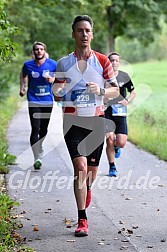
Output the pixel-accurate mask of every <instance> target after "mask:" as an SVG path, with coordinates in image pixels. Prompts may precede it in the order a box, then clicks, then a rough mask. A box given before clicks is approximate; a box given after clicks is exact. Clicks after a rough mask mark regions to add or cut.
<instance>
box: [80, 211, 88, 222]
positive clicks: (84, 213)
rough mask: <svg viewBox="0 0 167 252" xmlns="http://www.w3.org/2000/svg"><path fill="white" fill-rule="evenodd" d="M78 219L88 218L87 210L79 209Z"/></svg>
mask: <svg viewBox="0 0 167 252" xmlns="http://www.w3.org/2000/svg"><path fill="white" fill-rule="evenodd" d="M78 219H86V220H87V216H86V210H85V209H83V210H78Z"/></svg>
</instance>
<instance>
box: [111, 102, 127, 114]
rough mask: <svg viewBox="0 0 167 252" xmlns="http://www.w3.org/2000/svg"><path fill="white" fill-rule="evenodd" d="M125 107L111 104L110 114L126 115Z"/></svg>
mask: <svg viewBox="0 0 167 252" xmlns="http://www.w3.org/2000/svg"><path fill="white" fill-rule="evenodd" d="M126 114H127V107H126V106H123V105H122V104H112V115H113V116H126Z"/></svg>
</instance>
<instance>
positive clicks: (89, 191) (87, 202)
mask: <svg viewBox="0 0 167 252" xmlns="http://www.w3.org/2000/svg"><path fill="white" fill-rule="evenodd" d="M91 200H92V190H91V189H89V190H88V191H87V196H86V205H85V207H86V208H88V206H89V205H90V202H91Z"/></svg>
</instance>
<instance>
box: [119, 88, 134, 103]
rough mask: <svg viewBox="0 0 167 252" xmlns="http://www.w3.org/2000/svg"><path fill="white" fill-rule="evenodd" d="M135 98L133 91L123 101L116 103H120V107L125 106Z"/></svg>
mask: <svg viewBox="0 0 167 252" xmlns="http://www.w3.org/2000/svg"><path fill="white" fill-rule="evenodd" d="M135 97H136V92H135V90H132V91H131V92H130V94H129V96H128V97H126V98H125V99H123V100H122V101H120V102H118V103H121V104H122V105H124V106H127V105H128V104H129V103H130V102H131V101H132V100H133V99H134V98H135Z"/></svg>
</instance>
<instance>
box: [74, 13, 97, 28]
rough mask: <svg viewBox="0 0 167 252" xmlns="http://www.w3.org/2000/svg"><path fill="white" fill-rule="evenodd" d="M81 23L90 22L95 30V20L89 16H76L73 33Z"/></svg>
mask: <svg viewBox="0 0 167 252" xmlns="http://www.w3.org/2000/svg"><path fill="white" fill-rule="evenodd" d="M81 21H88V22H89V23H90V25H91V27H92V28H93V20H92V19H91V17H89V16H88V15H80V16H76V17H75V18H74V20H73V23H72V30H73V31H74V29H75V26H76V24H77V23H78V22H81Z"/></svg>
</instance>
